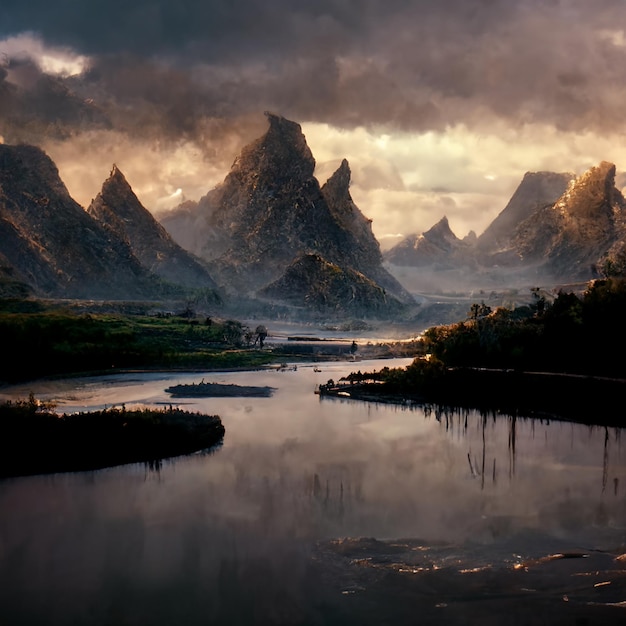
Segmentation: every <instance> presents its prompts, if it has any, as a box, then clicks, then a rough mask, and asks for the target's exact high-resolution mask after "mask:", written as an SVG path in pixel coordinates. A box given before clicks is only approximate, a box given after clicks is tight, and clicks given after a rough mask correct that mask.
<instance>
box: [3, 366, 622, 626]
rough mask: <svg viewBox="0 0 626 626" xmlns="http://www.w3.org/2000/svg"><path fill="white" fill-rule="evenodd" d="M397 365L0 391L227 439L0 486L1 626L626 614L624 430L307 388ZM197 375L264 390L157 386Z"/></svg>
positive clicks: (555, 618)
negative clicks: (156, 461)
mask: <svg viewBox="0 0 626 626" xmlns="http://www.w3.org/2000/svg"><path fill="white" fill-rule="evenodd" d="M409 362H410V360H409V359H393V360H387V361H372V362H358V363H349V362H334V363H323V364H316V365H317V366H318V367H319V368H320V369H321V370H322V371H321V372H316V371H314V364H298V366H297V369H291V368H289V369H287V370H285V371H275V370H261V371H255V372H236V373H208V372H207V373H136V374H132V373H131V374H124V375H111V376H104V377H97V378H84V379H73V380H62V381H54V382H50V381H48V382H46V381H38V382H36V383H31V384H28V385H22V386H14V387H10V388H4V389H2V390H0V399H6V398H17V397H21V398H25V397H27V396H28V393H29V392H30V391H32V392H34V394H35V395H36V397H37V398H39V399H42V400H52V401H54V402H56V403H57V410H58V411H60V412H63V411H65V412H73V411H84V410H89V409H94V408H101V407H103V406H113V405H120V404H122V403H125V404H126V406H127V407H131V406H134V405H142V406H155V405H156V406H163V405H168V404H170V403H171V404H174V405H177V406H181V407H182V408H186V409H188V410H199V411H202V412H206V413H209V414H218V415H220V416H221V418H222V421H223V423H224V426H225V428H226V435H225V438H224V441H223V445H221V446H220V447H218V448H216V449H214V450H212V451H208V452H204V453H198V454H195V455H191V456H187V457H181V458H177V459H171V460H164V461H163V462H162V463H161V464H160V465H159V466H157V467H147V466H145V465H143V464H135V465H126V466H121V467H115V468H110V469H105V470H100V471H95V472H83V473H72V474H55V475H48V476H34V477H28V478H19V479H9V480H4V481H0V623H1V624H7V625H9V624H10V625H13V624H81V625H82V624H89V625H92V624H94V625H95V624H97V625H100V624H102V625H104V624H116V625H117V624H120V625H121V624H150V625H152V624H164V625H165V624H168V625H171V624H384V623H394V624H404V623H417V618H418V617H419V618H420V619H419V623H433V624H435V623H437V624H439V623H441V624H450V623H452V624H456V623H494V624H496V623H502V622H503V621H506V622H507V623H519V624H535V623H537V624H539V623H587V624H593V623H598V624H606V623H615V624H618V623H624V620H626V606H625V605H624V603H625V602H626V584H625V581H626V558H620V557H621V555H622V554H623V553H624V552H626V498H625V490H626V450H624V449H623V445H622V441H621V438H622V431H621V430H620V429H616V428H604V427H590V426H583V425H578V424H573V423H568V422H560V421H555V420H549V421H546V420H530V419H523V418H519V417H518V418H513V417H511V416H506V415H498V416H493V415H488V416H483V415H480V414H479V413H478V412H474V411H469V412H458V413H447V414H446V413H443V414H439V413H438V412H437V411H434V410H432V411H425V410H424V409H423V408H411V407H408V406H395V405H383V404H368V403H362V402H357V401H352V400H338V399H333V398H330V399H329V398H323V399H320V397H319V396H317V395H315V394H314V390H315V387H316V385H318V384H320V383H325V382H326V381H327V380H328V379H329V378H333V379H334V380H337V379H338V378H340V377H341V376H342V375H346V374H348V373H349V372H350V371H353V370H355V369H361V370H362V371H366V370H372V369H377V368H380V367H382V366H383V365H387V366H390V367H393V366H402V365H406V364H408V363H409ZM201 380H204V381H205V382H224V383H236V384H240V385H261V386H263V385H269V386H271V387H274V388H275V390H276V391H275V392H274V394H273V395H272V397H270V398H196V399H189V400H181V399H178V400H176V401H174V400H172V398H171V397H170V396H169V395H168V394H167V393H166V392H165V391H164V390H165V388H166V387H168V386H170V385H173V384H179V383H191V382H200V381H201ZM88 445H94V446H95V445H97V441H95V442H89V444H88ZM511 615H515V616H516V619H515V620H511V619H510V618H511ZM568 620H569V621H568ZM574 620H579V621H578V622H576V621H574ZM580 620H586V621H580Z"/></svg>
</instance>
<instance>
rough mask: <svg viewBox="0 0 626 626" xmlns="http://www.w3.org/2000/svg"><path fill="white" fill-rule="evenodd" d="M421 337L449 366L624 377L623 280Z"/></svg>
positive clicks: (474, 316) (475, 316)
mask: <svg viewBox="0 0 626 626" xmlns="http://www.w3.org/2000/svg"><path fill="white" fill-rule="evenodd" d="M481 309H482V307H480V305H475V306H473V307H472V308H471V309H470V312H469V319H468V320H466V321H463V322H459V323H457V324H453V325H450V326H437V327H434V328H431V329H429V330H428V331H427V332H426V333H425V337H424V342H425V345H426V350H427V351H428V352H430V353H432V354H433V355H434V357H435V358H437V359H438V360H440V361H442V362H443V363H445V364H446V365H447V366H477V367H493V368H514V369H524V370H536V371H544V370H545V371H563V372H564V371H567V372H578V373H593V374H607V375H614V376H624V375H626V364H625V363H624V362H623V360H622V359H621V358H620V355H621V353H622V351H623V350H624V348H626V323H625V320H626V280H624V279H623V278H607V279H605V280H597V281H595V282H594V283H592V284H590V286H589V288H588V289H587V291H586V292H585V293H584V294H583V295H582V296H580V297H579V296H577V295H575V294H573V293H567V292H561V293H559V294H558V296H557V297H556V298H555V299H554V301H553V302H552V303H551V304H548V303H547V302H546V301H545V299H544V298H541V297H538V298H536V299H535V302H534V303H533V305H532V306H526V307H520V308H519V309H514V310H508V309H503V308H499V309H496V310H495V311H492V312H489V313H488V314H486V315H485V314H481V313H483V311H482V310H481Z"/></svg>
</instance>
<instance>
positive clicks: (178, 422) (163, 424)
mask: <svg viewBox="0 0 626 626" xmlns="http://www.w3.org/2000/svg"><path fill="white" fill-rule="evenodd" d="M223 438H224V426H223V425H222V422H221V419H220V418H219V417H218V416H216V415H205V414H201V413H190V412H188V411H183V410H180V409H174V408H171V407H170V408H169V409H142V410H139V409H136V410H127V409H126V408H125V407H122V408H113V409H105V410H102V411H91V412H88V413H76V414H72V415H67V414H63V415H59V414H57V413H54V412H53V411H52V408H51V407H47V406H45V405H44V406H42V405H40V404H39V403H38V402H37V401H36V400H35V399H34V398H32V397H31V398H30V399H29V400H28V401H18V402H7V403H4V404H0V478H8V477H15V476H27V475H34V474H49V473H57V472H75V471H88V470H96V469H101V468H104V467H113V466H115V465H124V464H127V463H149V464H152V463H156V462H158V461H160V460H162V459H165V458H169V457H174V456H181V455H185V454H191V453H194V452H198V451H201V450H206V449H209V448H212V447H214V446H217V445H219V444H221V442H222V440H223Z"/></svg>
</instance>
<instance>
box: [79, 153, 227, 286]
mask: <svg viewBox="0 0 626 626" xmlns="http://www.w3.org/2000/svg"><path fill="white" fill-rule="evenodd" d="M87 212H88V213H89V214H90V215H91V216H92V217H93V218H94V219H96V220H97V221H98V222H99V223H100V224H102V225H103V226H104V227H105V228H106V229H108V230H109V232H111V233H112V234H113V235H114V236H115V237H117V238H119V239H121V240H123V241H125V242H126V243H127V244H128V245H129V246H130V248H131V250H132V252H133V254H134V255H135V256H136V257H137V259H138V260H139V262H140V263H141V264H142V265H143V266H144V267H146V268H148V269H149V270H150V271H151V272H153V273H154V274H156V275H157V276H160V277H161V278H163V279H164V280H167V281H169V282H172V283H174V284H178V285H184V286H186V287H204V288H209V289H216V288H217V285H216V284H215V282H214V280H213V279H212V278H211V276H210V274H209V272H208V270H207V268H206V267H204V265H203V263H202V262H201V261H200V260H199V259H197V258H195V257H194V256H193V255H192V254H191V253H189V252H187V251H186V250H184V249H183V248H181V247H180V246H179V245H178V244H177V243H175V242H174V240H173V239H172V238H171V236H170V235H169V234H168V233H167V231H166V230H165V228H163V226H161V224H159V223H158V222H157V221H156V220H155V219H154V217H152V214H151V213H150V212H149V211H148V210H147V209H146V208H145V207H144V206H143V205H142V204H141V202H140V201H139V199H138V198H137V196H136V195H135V193H134V192H133V190H132V188H131V186H130V185H129V184H128V182H127V181H126V178H125V177H124V175H123V174H122V172H121V171H120V170H119V169H118V168H117V167H116V166H115V165H114V166H113V169H112V171H111V175H110V176H109V178H108V179H107V180H106V181H105V182H104V184H103V185H102V190H101V191H100V193H99V194H98V195H97V196H96V198H95V199H94V200H92V202H91V204H90V206H89V208H88V209H87Z"/></svg>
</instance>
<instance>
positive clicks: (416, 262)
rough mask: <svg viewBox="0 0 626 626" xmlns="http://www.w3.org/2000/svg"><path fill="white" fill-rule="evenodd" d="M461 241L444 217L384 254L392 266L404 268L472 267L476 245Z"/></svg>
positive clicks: (406, 238)
mask: <svg viewBox="0 0 626 626" xmlns="http://www.w3.org/2000/svg"><path fill="white" fill-rule="evenodd" d="M468 241H471V238H469V239H468V240H467V241H466V240H461V239H459V238H458V237H457V236H456V235H455V234H454V233H453V232H452V230H451V229H450V224H449V223H448V218H447V217H445V216H444V217H443V218H441V220H439V221H438V222H437V223H436V224H435V225H434V226H433V227H432V228H431V229H429V230H427V231H426V232H425V233H422V234H421V235H409V236H408V237H405V238H404V239H403V240H402V241H400V242H399V243H398V244H396V245H395V246H394V247H393V248H391V249H390V250H387V252H386V253H385V254H384V259H385V261H387V262H388V263H392V264H393V265H400V266H404V267H431V268H438V269H442V270H443V269H452V268H455V267H458V266H460V265H468V264H471V258H470V253H471V251H472V250H473V248H474V245H473V243H468Z"/></svg>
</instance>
